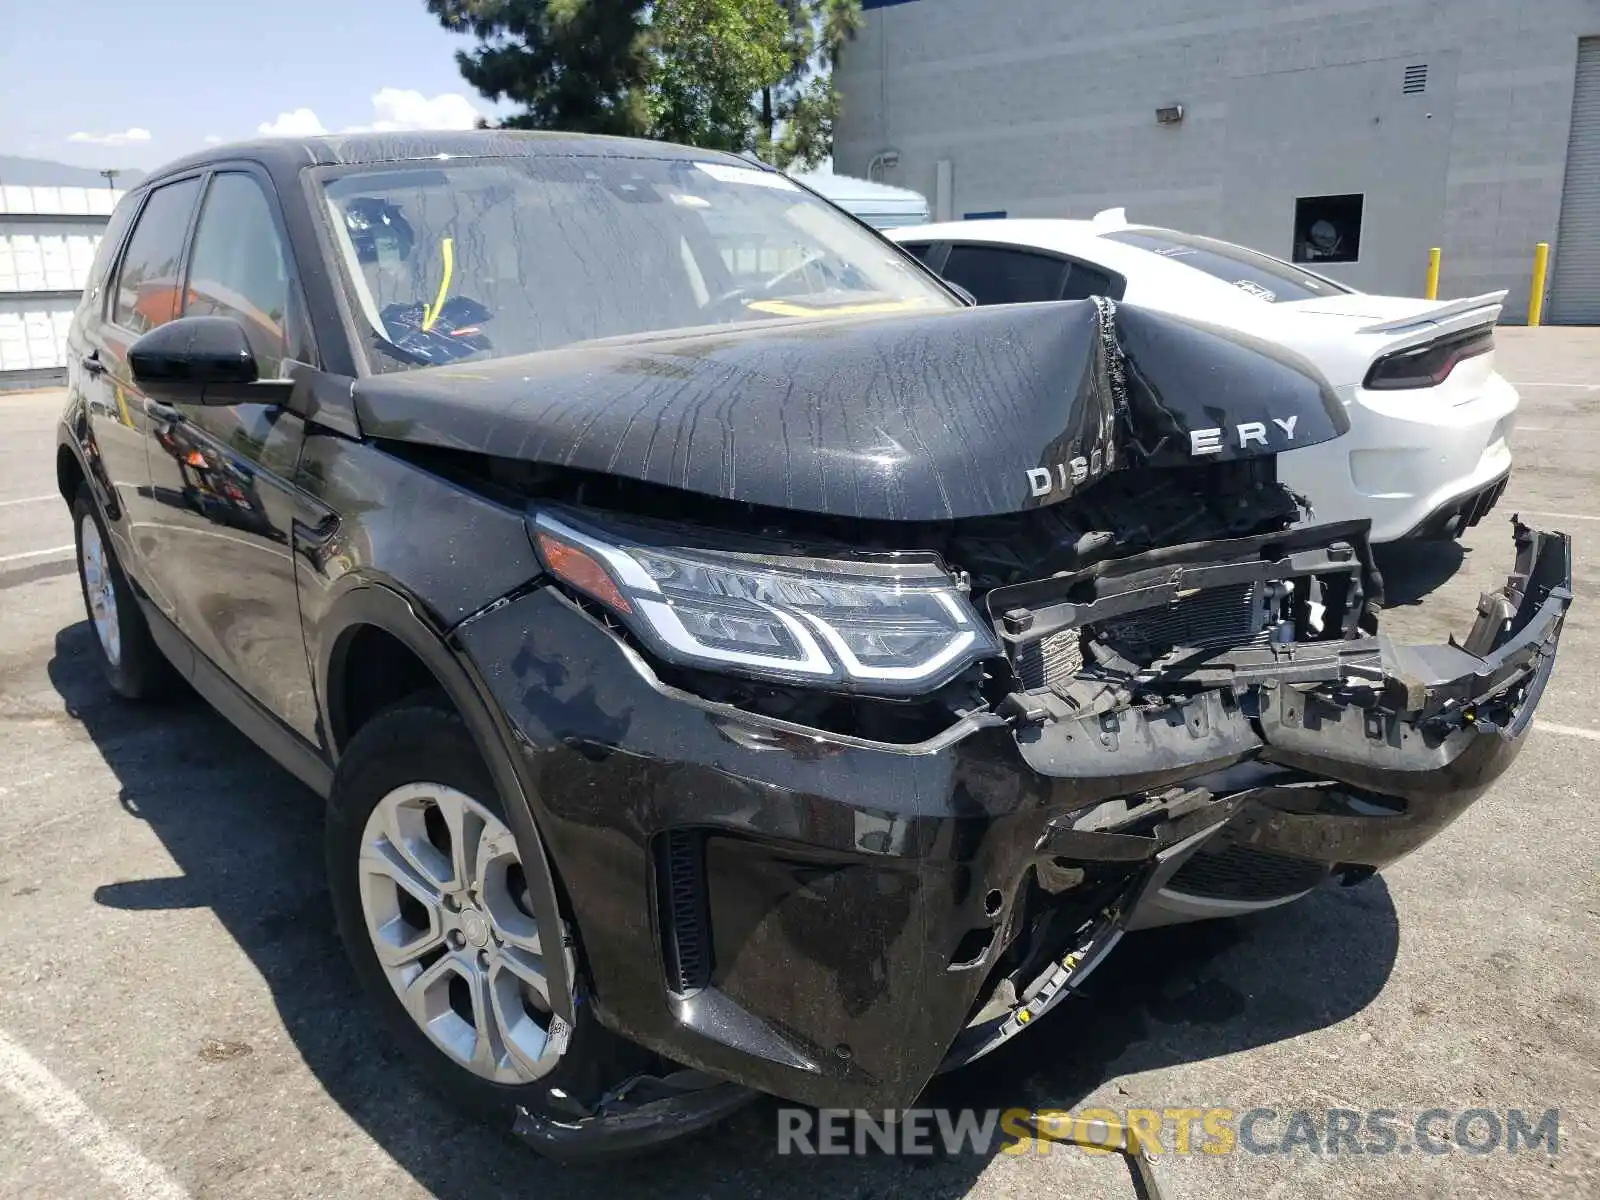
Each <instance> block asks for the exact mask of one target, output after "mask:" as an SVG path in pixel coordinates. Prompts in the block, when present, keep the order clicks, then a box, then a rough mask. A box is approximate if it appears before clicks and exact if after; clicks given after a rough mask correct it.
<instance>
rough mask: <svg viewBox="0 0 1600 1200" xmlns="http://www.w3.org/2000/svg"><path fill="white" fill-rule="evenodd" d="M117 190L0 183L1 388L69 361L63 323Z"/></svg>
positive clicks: (73, 304) (75, 302) (79, 290)
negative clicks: (1, 185)
mask: <svg viewBox="0 0 1600 1200" xmlns="http://www.w3.org/2000/svg"><path fill="white" fill-rule="evenodd" d="M122 194H123V193H122V192H121V191H113V190H111V189H110V188H83V187H15V186H4V187H0V387H5V386H7V384H8V383H14V382H17V381H29V380H32V379H34V378H36V377H38V374H39V373H40V372H59V371H60V370H62V369H63V368H64V367H65V366H66V343H67V327H68V326H69V325H70V324H71V321H72V312H73V310H74V309H75V308H76V307H77V305H78V297H79V295H80V294H81V293H82V291H83V289H84V286H85V285H86V283H87V282H88V277H89V267H90V264H91V263H92V262H93V261H94V254H95V250H96V249H97V248H98V246H99V244H100V237H101V234H102V233H103V232H104V229H105V225H106V220H107V218H108V217H109V216H110V213H111V210H112V209H113V208H114V207H115V206H116V203H117V201H118V200H120V199H121V198H122Z"/></svg>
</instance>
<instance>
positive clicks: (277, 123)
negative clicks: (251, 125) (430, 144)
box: [257, 87, 482, 137]
mask: <svg viewBox="0 0 1600 1200" xmlns="http://www.w3.org/2000/svg"><path fill="white" fill-rule="evenodd" d="M372 115H373V120H372V121H370V122H368V123H367V124H365V125H346V126H345V127H344V128H343V129H342V130H340V132H341V133H395V132H397V131H400V130H407V129H473V128H476V127H477V124H478V118H479V117H480V116H481V115H482V114H480V113H479V112H478V110H477V109H476V108H474V107H473V106H472V101H470V100H468V99H467V98H466V97H465V96H463V95H461V94H460V93H459V92H441V93H439V95H437V96H434V97H433V98H432V99H429V98H428V97H427V96H424V95H423V94H422V93H421V92H416V91H411V90H409V89H407V88H394V87H386V88H380V89H379V90H378V91H377V92H376V93H374V95H373V97H372ZM257 128H258V130H259V132H261V133H263V134H265V135H266V136H268V137H315V136H316V135H318V134H322V133H327V132H328V129H327V127H326V126H325V125H323V123H322V118H320V117H318V116H317V114H316V113H314V112H313V111H312V110H311V109H309V108H297V109H294V110H292V111H290V112H281V113H279V114H278V116H277V119H276V120H273V121H264V122H262V123H261V125H259V126H258V127H257Z"/></svg>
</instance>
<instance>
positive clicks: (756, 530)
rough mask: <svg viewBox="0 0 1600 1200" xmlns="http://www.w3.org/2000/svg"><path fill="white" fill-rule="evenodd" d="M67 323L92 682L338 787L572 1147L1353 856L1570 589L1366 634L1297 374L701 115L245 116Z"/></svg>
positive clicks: (357, 952)
mask: <svg viewBox="0 0 1600 1200" xmlns="http://www.w3.org/2000/svg"><path fill="white" fill-rule="evenodd" d="M71 346H72V366H71V370H70V399H69V401H68V406H67V410H66V413H65V415H64V417H63V420H62V423H61V428H60V441H59V450H58V471H59V476H60V485H61V493H62V495H63V497H65V499H66V500H67V501H68V502H69V503H70V504H71V506H72V510H73V514H74V518H75V523H76V526H77V531H78V545H79V559H80V567H81V572H82V579H83V591H84V599H85V602H86V604H87V607H88V610H89V614H90V616H91V618H92V620H93V623H94V626H95V629H96V631H97V633H98V635H99V636H98V645H99V648H100V651H101V653H102V654H103V657H104V662H105V669H106V673H107V675H108V677H109V679H110V682H111V686H112V687H113V688H115V689H116V690H117V691H118V692H120V693H122V694H123V695H125V696H127V697H129V698H139V697H143V696H147V695H149V694H151V693H153V692H155V691H157V690H159V689H161V688H162V687H164V686H166V685H168V684H169V683H172V682H174V681H175V680H176V679H178V678H179V677H181V678H182V679H184V680H187V681H188V682H189V684H191V685H192V686H193V687H194V688H195V689H196V690H197V691H199V692H200V693H201V694H202V695H204V696H205V697H206V698H207V699H208V700H209V701H211V702H212V703H213V704H215V705H216V706H217V707H218V708H219V709H220V710H221V711H222V712H223V713H224V714H226V715H227V716H228V717H229V719H231V720H232V721H234V722H235V723H236V724H237V725H238V726H239V727H240V728H241V729H243V730H245V731H246V732H247V733H248V734H249V735H250V736H251V737H252V738H253V739H254V740H255V741H256V742H257V743H259V744H260V745H261V747H262V748H263V749H265V750H266V751H267V752H268V753H269V754H271V755H272V756H273V757H274V758H276V759H277V760H278V761H279V762H281V763H282V764H283V765H284V766H286V767H287V768H288V769H289V770H291V771H293V772H294V773H295V774H296V775H298V776H299V777H300V778H301V779H303V780H304V781H305V782H306V783H307V784H309V785H310V786H311V787H312V788H314V789H316V790H317V791H318V792H320V793H321V794H322V795H324V796H326V797H327V801H328V821H327V858H328V872H329V882H330V887H331V890H332V895H333V901H334V905H335V907H336V910H337V917H338V922H339V926H340V929H341V931H342V933H343V936H344V939H345V941H346V943H347V945H348V947H349V951H350V954H351V958H352V960H353V962H354V964H355V969H356V971H357V973H358V974H359V976H360V978H361V980H362V982H363V984H364V985H365V987H366V989H367V991H368V992H369V993H370V994H371V997H372V999H373V1001H374V1003H375V1004H376V1006H377V1007H378V1009H379V1010H380V1011H381V1013H382V1015H383V1017H384V1019H385V1021H386V1022H387V1024H388V1025H389V1026H390V1027H391V1028H392V1030H393V1032H394V1035H395V1036H396V1037H397V1038H398V1039H399V1041H400V1042H401V1043H402V1044H403V1045H404V1046H405V1047H406V1048H407V1050H409V1051H410V1052H411V1054H412V1055H413V1056H414V1058H415V1059H416V1061H417V1062H418V1063H419V1064H420V1065H421V1066H422V1068H423V1070H424V1071H425V1072H426V1074H427V1075H428V1076H430V1077H431V1078H432V1079H433V1080H434V1081H435V1082H436V1083H437V1084H438V1085H439V1086H441V1087H443V1088H444V1089H446V1090H447V1091H449V1092H451V1093H452V1094H453V1095H455V1096H456V1097H457V1098H459V1100H460V1101H461V1102H462V1103H463V1104H465V1105H468V1106H471V1107H473V1108H475V1109H477V1110H479V1111H481V1112H483V1113H484V1114H486V1115H487V1116H488V1117H489V1118H490V1119H493V1120H497V1121H505V1122H508V1123H511V1122H514V1123H515V1125H516V1127H517V1129H518V1130H519V1131H520V1132H522V1133H523V1134H525V1135H526V1136H528V1137H529V1138H530V1139H532V1140H534V1141H535V1142H536V1143H537V1144H539V1145H541V1146H543V1147H545V1148H546V1149H548V1150H551V1151H553V1152H556V1153H563V1154H569V1155H570V1154H580V1153H583V1152H585V1151H589V1150H593V1149H596V1148H604V1147H615V1146H617V1145H619V1144H624V1143H631V1144H640V1143H644V1142H649V1141H652V1140H657V1139H659V1138H661V1137H664V1136H667V1135H670V1134H673V1133H677V1132H682V1131H684V1130H686V1129H690V1128H693V1127H695V1126H697V1125H699V1124H703V1123H705V1122H707V1121H710V1120H713V1119H715V1118H716V1117H717V1116H719V1115H721V1114H722V1113H724V1112H726V1111H728V1110H729V1109H730V1108H731V1107H733V1106H735V1105H737V1104H739V1103H741V1102H742V1101H743V1100H745V1099H746V1098H747V1097H748V1096H749V1095H750V1094H751V1090H750V1089H761V1090H766V1091H770V1092H774V1093H777V1094H779V1095H782V1096H787V1097H791V1098H794V1099H796V1100H799V1101H803V1102H807V1103H812V1104H818V1105H837V1106H849V1107H872V1108H883V1107H895V1106H900V1105H904V1104H906V1103H908V1102H909V1101H911V1100H912V1099H913V1098H914V1097H915V1096H916V1095H917V1093H918V1091H919V1090H920V1089H921V1088H922V1087H923V1085H924V1084H925V1083H926V1082H927V1081H928V1079H929V1078H930V1077H931V1076H932V1075H933V1074H934V1073H935V1072H936V1071H939V1070H941V1069H944V1068H948V1067H950V1066H954V1065H959V1064H960V1063H963V1062H967V1061H970V1060H971V1059H973V1058H976V1057H977V1056H979V1055H981V1054H983V1053H985V1052H987V1051H988V1050H990V1049H992V1048H993V1047H994V1046H996V1045H998V1044H999V1043H1000V1042H1002V1041H1004V1040H1005V1039H1006V1038H1008V1037H1010V1036H1012V1035H1013V1034H1015V1033H1016V1032H1018V1031H1019V1030H1020V1029H1022V1028H1023V1027H1024V1026H1025V1025H1027V1024H1028V1023H1030V1022H1031V1021H1033V1020H1035V1019H1037V1018H1038V1017H1039V1016H1040V1015H1042V1014H1043V1013H1044V1012H1046V1011H1047V1010H1048V1009H1050V1008H1051V1007H1052V1006H1053V1005H1055V1004H1057V1003H1058V1002H1059V1001H1060V1000H1061V999H1062V998H1063V997H1064V996H1066V995H1068V994H1070V993H1071V992H1072V990H1073V989H1074V988H1075V987H1076V986H1077V984H1078V983H1079V982H1080V981H1081V980H1082V978H1083V977H1084V975H1085V974H1086V973H1087V972H1088V971H1090V970H1091V969H1092V968H1093V967H1094V965H1095V964H1096V963H1097V962H1098V961H1099V960H1100V959H1101V958H1102V957H1103V955H1104V954H1105V952H1106V951H1107V950H1108V949H1109V948H1110V947H1111V946H1112V945H1113V944H1114V943H1115V942H1116V940H1117V939H1118V937H1119V936H1120V935H1121V933H1122V932H1123V931H1124V930H1125V929H1127V928H1128V927H1130V926H1132V925H1138V924H1140V923H1148V921H1149V920H1150V919H1151V918H1150V916H1149V914H1150V913H1151V911H1152V906H1154V907H1155V908H1156V909H1160V910H1161V911H1160V913H1159V917H1160V919H1172V918H1173V915H1174V910H1173V908H1172V901H1173V898H1174V897H1177V898H1178V899H1179V900H1180V901H1183V902H1184V903H1188V904H1189V907H1188V908H1187V909H1183V908H1182V906H1181V905H1180V906H1179V910H1178V915H1180V916H1181V915H1183V913H1185V912H1187V914H1188V915H1190V916H1196V915H1206V914H1207V913H1211V914H1215V913H1221V912H1232V911H1240V910H1242V909H1244V908H1248V907H1250V906H1251V905H1259V904H1266V903H1278V902H1281V901H1283V900H1285V899H1288V898H1292V897H1294V896H1297V895H1300V894H1301V893H1303V892H1305V891H1306V890H1308V889H1310V888H1312V887H1314V886H1316V885H1317V884H1318V883H1320V882H1321V881H1323V880H1325V879H1327V878H1328V877H1329V876H1331V875H1334V874H1338V875H1340V876H1342V877H1344V878H1346V879H1357V878H1360V877H1362V876H1363V875H1365V874H1370V873H1371V871H1372V870H1374V869H1376V868H1378V867H1381V866H1383V865H1384V864H1385V863H1388V862H1389V861H1391V860H1393V859H1395V858H1396V857H1398V856H1399V855H1401V854H1404V853H1405V852H1407V851H1409V850H1411V849H1412V848H1414V847H1415V846H1417V845H1418V844H1420V843H1421V842H1423V841H1424V840H1426V839H1427V838H1428V837H1429V836H1431V835H1432V834H1433V833H1435V832H1437V831H1438V830H1439V829H1440V828H1441V827H1442V826H1443V825H1444V824H1446V823H1447V822H1448V821H1449V820H1451V819H1452V818H1453V817H1454V816H1456V815H1457V814H1458V813H1459V812H1461V811H1462V809H1464V808H1465V807H1466V806H1467V805H1468V804H1470V803H1471V802H1472V801H1473V800H1474V799H1475V798H1476V797H1477V796H1478V795H1479V794H1480V793H1482V792H1483V790H1484V789H1485V788H1486V787H1487V786H1488V785H1489V784H1490V783H1491V782H1492V781H1493V780H1494V779H1495V778H1496V777H1497V776H1498V775H1499V774H1500V773H1501V772H1502V771H1504V769H1505V768H1506V766H1507V764H1508V763H1509V762H1510V761H1511V759H1512V758H1513V757H1515V755H1516V754H1517V752H1518V750H1519V749H1520V747H1521V743H1522V740H1523V735H1524V734H1525V732H1526V730H1527V728H1528V724H1529V721H1530V718H1531V715H1532V712H1533V709H1534V706H1535V705H1536V703H1537V702H1538V698H1539V694H1540V692H1541V690H1542V688H1543V687H1544V684H1545V681H1546V680H1547V679H1548V677H1549V672H1550V669H1551V665H1552V663H1553V660H1554V657H1555V652H1556V641H1557V638H1558V636H1559V632H1560V626H1561V622H1562V618H1563V615H1564V613H1565V610H1566V607H1567V603H1568V601H1569V599H1570V591H1569V589H1570V584H1571V568H1570V549H1569V546H1568V544H1567V541H1566V539H1565V537H1563V536H1561V535H1559V534H1544V533H1539V532H1535V531H1533V530H1529V529H1527V528H1525V527H1523V526H1521V525H1517V526H1516V528H1515V536H1516V539H1517V546H1518V558H1517V566H1516V573H1515V574H1514V575H1513V576H1512V578H1511V580H1510V581H1509V582H1508V584H1507V586H1506V588H1505V589H1503V590H1502V591H1501V592H1499V593H1496V594H1495V595H1493V596H1488V597H1485V599H1484V601H1483V603H1482V604H1481V606H1480V613H1479V617H1478V620H1477V623H1476V625H1475V626H1474V627H1473V629H1472V632H1471V633H1470V634H1469V635H1468V636H1467V638H1466V640H1465V641H1464V642H1461V643H1459V644H1454V643H1452V644H1451V645H1447V646H1429V647H1420V648H1403V647H1398V646H1395V645H1393V644H1391V643H1390V642H1389V641H1388V640H1387V639H1385V638H1382V637H1380V636H1378V635H1377V632H1376V619H1377V609H1378V598H1379V594H1378V585H1379V581H1378V578H1377V574H1376V572H1375V571H1374V569H1373V567H1372V564H1371V561H1370V557H1369V555H1368V551H1367V547H1366V540H1365V532H1364V529H1362V528H1361V527H1359V526H1321V527H1318V526H1310V527H1307V526H1306V525H1305V524H1304V522H1303V521H1302V517H1303V515H1304V514H1303V513H1302V510H1301V506H1300V505H1299V503H1298V502H1297V500H1296V498H1295V497H1294V496H1292V495H1291V494H1290V493H1289V492H1288V491H1287V490H1286V489H1284V488H1283V487H1281V486H1280V485H1279V484H1278V483H1277V482H1276V480H1275V476H1274V458H1273V451H1275V450H1277V449H1281V448H1283V447H1282V446H1279V445H1269V444H1268V443H1267V439H1265V438H1262V437H1251V436H1244V435H1243V433H1242V432H1241V431H1243V430H1250V429H1255V430H1260V429H1265V428H1271V429H1274V430H1282V431H1284V432H1285V434H1286V435H1287V439H1288V440H1287V441H1285V439H1279V440H1280V441H1285V445H1287V444H1290V443H1291V442H1292V444H1293V445H1305V444H1308V443H1312V442H1317V441H1321V440H1326V439H1328V438H1333V437H1336V436H1338V435H1339V434H1340V433H1341V432H1342V431H1343V430H1344V428H1345V418H1344V413H1343V410H1342V408H1341V406H1340V405H1339V403H1338V402H1337V400H1336V399H1335V397H1334V396H1333V395H1332V393H1331V392H1330V390H1329V388H1328V386H1327V384H1326V382H1325V381H1324V380H1323V379H1321V378H1320V377H1319V376H1318V375H1317V373H1316V372H1315V370H1314V369H1312V368H1311V367H1309V366H1308V365H1306V364H1305V363H1303V362H1301V361H1299V360H1297V359H1294V358H1293V357H1291V356H1287V355H1285V354H1283V353H1281V352H1277V351H1273V350H1272V349H1271V348H1270V347H1264V346H1262V345H1259V344H1254V343H1252V344H1245V343H1244V342H1242V341H1241V340H1239V339H1238V338H1237V336H1236V335H1230V334H1227V333H1225V332H1222V331H1218V330H1216V329H1211V328H1207V327H1204V326H1201V325H1197V324H1192V323H1186V322H1183V321H1180V320H1177V319H1174V318H1171V317H1167V316H1162V315H1159V314H1156V313H1152V312H1149V311H1141V310H1139V309H1137V308H1135V307H1133V306H1129V305H1118V304H1116V303H1114V302H1113V301H1110V300H1107V299H1104V298H1090V299H1086V300H1077V301H1069V302H1062V303H1053V304H1034V305H1021V306H1017V307H1013V308H985V309H976V308H971V307H968V306H967V305H965V304H964V303H963V301H962V299H961V298H960V297H959V296H957V295H956V294H955V293H953V292H951V291H950V290H948V289H947V288H946V287H945V286H944V285H943V284H942V283H940V282H939V281H938V280H937V279H936V278H935V277H934V276H932V275H931V274H929V273H928V272H927V271H926V270H925V269H924V268H923V267H922V266H921V265H920V264H919V263H917V262H916V261H915V260H914V259H912V258H910V257H909V256H907V255H905V254H904V253H902V252H901V251H900V250H898V249H897V248H896V247H894V246H892V245H890V244H888V243H886V242H885V241H883V240H882V239H881V238H879V237H878V236H877V235H876V234H874V233H872V232H871V231H870V230H868V229H866V228H865V227H864V226H861V225H859V224H857V223H855V222H854V221H852V220H851V219H850V218H849V217H847V216H845V215H844V214H842V213H841V212H839V211H838V210H837V209H835V208H833V207H831V206H830V205H828V204H827V203H826V202H824V201H822V200H821V199H819V198H817V197H816V196H814V195H812V194H811V193H809V192H807V191H805V190H804V189H803V188H801V187H799V186H798V185H796V184H794V183H793V182H791V181H790V180H788V179H787V178H785V177H784V176H782V175H780V174H777V173H775V172H772V171H769V170H767V169H765V168H763V167H760V166H758V165H754V164H752V163H750V162H746V161H744V160H742V159H738V158H733V157H729V156H726V155H719V154H714V153H709V152H702V151H694V150H686V149H681V148H676V147H670V146H663V145H659V144H655V143H636V142H629V141H621V140H608V139H588V138H576V137H567V136H559V135H519V134H511V133H503V132H480V133H474V134H449V135H443V134H441V135H405V136H389V135H363V136H352V137H333V138H315V139H308V140H298V141H276V142H261V143H256V144H249V145H238V146H232V147H222V148H218V149H216V150H213V151H209V152H207V153H205V154H201V155H196V156H193V157H190V158H187V159H184V160H182V161H180V162H177V163H174V164H172V165H171V166H169V167H166V168H165V169H163V170H161V171H158V172H156V173H155V174H154V175H153V176H151V177H150V178H148V179H146V180H145V181H143V182H142V183H141V184H140V185H139V187H137V188H136V189H135V190H134V191H132V192H131V193H130V194H129V195H128V196H127V198H126V199H125V200H124V201H123V203H122V204H121V205H120V206H119V207H118V209H117V212H116V214H115V216H114V217H113V219H112V221H111V224H110V227H109V229H108V231H107V236H106V237H105V240H104V243H103V245H102V247H101V249H100V253H99V258H98V261H97V262H96V265H95V267H94V274H93V280H92V283H91V286H90V288H89V290H88V291H87V293H86V294H85V296H84V298H83V302H82V305H81V306H80V308H79V309H78V312H77V316H76V319H75V321H74V324H73V331H72V336H71ZM1197 452H1198V453H1197ZM1207 903H1209V904H1210V905H1211V907H1210V908H1207ZM1162 905H1166V908H1164V909H1162V908H1161V906H1162Z"/></svg>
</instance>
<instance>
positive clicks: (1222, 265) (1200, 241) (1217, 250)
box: [1100, 229, 1351, 303]
mask: <svg viewBox="0 0 1600 1200" xmlns="http://www.w3.org/2000/svg"><path fill="white" fill-rule="evenodd" d="M1100 236H1101V237H1104V238H1109V239H1110V240H1111V241H1114V242H1122V243H1123V244H1124V245H1127V246H1137V247H1138V248H1139V249H1141V250H1148V251H1150V252H1151V253H1152V254H1159V255H1161V257H1163V258H1170V259H1171V260H1172V261H1173V262H1177V263H1182V264H1183V265H1184V266H1186V267H1193V268H1194V269H1195V270H1196V271H1201V272H1203V273H1204V274H1207V275H1210V276H1211V277H1212V278H1213V279H1220V280H1222V282H1224V283H1231V284H1232V285H1233V286H1234V287H1236V288H1238V289H1239V290H1240V291H1242V292H1247V293H1249V294H1250V295H1252V296H1255V297H1256V298H1257V299H1260V300H1265V301H1268V302H1269V303H1276V302H1286V301H1292V300H1314V299H1316V298H1318V297H1319V296H1339V295H1345V294H1347V293H1349V292H1350V290H1351V289H1350V288H1347V287H1343V286H1341V285H1340V284H1337V283H1334V282H1333V281H1332V280H1330V279H1323V278H1322V277H1321V276H1320V275H1313V274H1312V273H1311V272H1310V271H1302V270H1301V269H1300V268H1299V267H1297V266H1295V265H1294V264H1293V263H1286V262H1284V261H1283V260H1282V259H1278V258H1273V257H1272V256H1271V255H1270V254H1261V253H1259V252H1258V251H1255V250H1251V249H1248V248H1247V247H1245V246H1236V245H1234V244H1233V243H1232V242H1221V241H1218V240H1217V239H1215V238H1208V237H1200V236H1199V235H1197V234H1192V233H1177V232H1174V231H1173V230H1171V229H1119V230H1117V231H1115V232H1113V233H1103V234H1101V235H1100Z"/></svg>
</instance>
